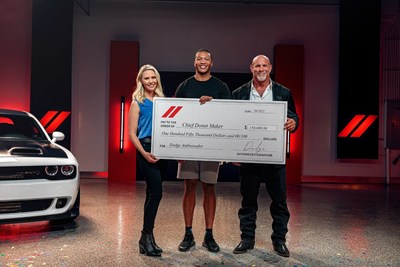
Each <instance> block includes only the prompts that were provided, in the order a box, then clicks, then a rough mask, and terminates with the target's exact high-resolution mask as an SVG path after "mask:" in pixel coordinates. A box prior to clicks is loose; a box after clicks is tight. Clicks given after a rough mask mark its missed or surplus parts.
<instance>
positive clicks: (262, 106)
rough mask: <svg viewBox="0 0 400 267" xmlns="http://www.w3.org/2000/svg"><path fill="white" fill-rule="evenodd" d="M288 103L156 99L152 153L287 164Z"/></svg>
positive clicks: (195, 158)
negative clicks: (285, 127)
mask: <svg viewBox="0 0 400 267" xmlns="http://www.w3.org/2000/svg"><path fill="white" fill-rule="evenodd" d="M286 113H287V103H286V102H283V101H274V102H269V103H265V102H254V101H248V100H217V99H214V100H211V101H210V102H207V103H205V104H203V105H200V103H199V100H198V99H189V98H154V103H153V125H152V126H153V133H152V136H153V138H152V144H151V151H152V153H153V154H154V155H155V156H156V157H158V158H161V159H177V160H204V161H227V162H253V163H272V164H285V160H286V130H285V129H284V127H283V125H284V123H285V121H286Z"/></svg>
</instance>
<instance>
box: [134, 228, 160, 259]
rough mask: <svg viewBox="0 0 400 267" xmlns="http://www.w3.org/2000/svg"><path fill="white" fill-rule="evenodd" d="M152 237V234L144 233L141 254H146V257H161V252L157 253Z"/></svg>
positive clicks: (140, 244)
mask: <svg viewBox="0 0 400 267" xmlns="http://www.w3.org/2000/svg"><path fill="white" fill-rule="evenodd" d="M151 236H152V235H151V234H145V233H142V236H141V237H140V240H139V252H140V254H146V256H153V257H160V256H161V252H159V251H156V249H155V247H154V246H153V240H152V238H151Z"/></svg>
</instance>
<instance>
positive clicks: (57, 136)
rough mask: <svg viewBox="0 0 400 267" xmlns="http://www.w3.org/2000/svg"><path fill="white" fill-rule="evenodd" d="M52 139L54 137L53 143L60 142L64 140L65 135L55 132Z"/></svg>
mask: <svg viewBox="0 0 400 267" xmlns="http://www.w3.org/2000/svg"><path fill="white" fill-rule="evenodd" d="M52 137H53V139H51V141H52V142H59V141H62V140H64V138H65V135H64V134H63V133H62V132H57V131H55V132H53V134H52Z"/></svg>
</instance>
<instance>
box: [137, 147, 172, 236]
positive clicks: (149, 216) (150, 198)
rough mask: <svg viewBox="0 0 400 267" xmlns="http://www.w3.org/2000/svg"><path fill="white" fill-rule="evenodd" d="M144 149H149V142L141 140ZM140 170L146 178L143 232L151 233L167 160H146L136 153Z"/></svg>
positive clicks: (160, 195)
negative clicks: (152, 161)
mask: <svg viewBox="0 0 400 267" xmlns="http://www.w3.org/2000/svg"><path fill="white" fill-rule="evenodd" d="M142 146H143V148H144V150H146V151H147V152H149V151H150V149H151V143H145V142H142ZM137 161H138V166H139V169H140V171H141V172H142V174H143V176H144V178H145V180H146V200H145V202H144V216H143V230H142V232H143V233H149V234H151V233H153V228H154V221H155V219H156V215H157V210H158V206H159V204H160V201H161V198H162V181H163V178H164V177H165V175H166V173H167V167H168V161H167V160H158V161H157V162H156V163H150V162H148V161H147V160H146V159H145V158H144V157H143V156H142V154H140V153H139V152H138V153H137Z"/></svg>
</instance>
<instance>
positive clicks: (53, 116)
mask: <svg viewBox="0 0 400 267" xmlns="http://www.w3.org/2000/svg"><path fill="white" fill-rule="evenodd" d="M69 114H71V112H70V111H54V110H50V111H48V112H47V113H46V114H45V115H44V116H43V118H42V119H40V123H41V124H42V125H43V127H45V129H46V132H48V133H52V132H54V131H55V130H56V129H57V128H58V127H59V126H60V125H61V124H62V123H63V122H64V121H65V119H66V118H67V117H68V116H69Z"/></svg>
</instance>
